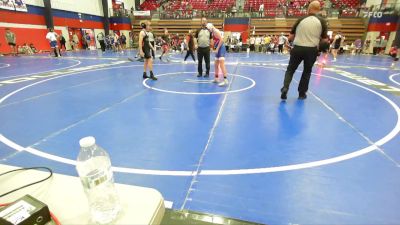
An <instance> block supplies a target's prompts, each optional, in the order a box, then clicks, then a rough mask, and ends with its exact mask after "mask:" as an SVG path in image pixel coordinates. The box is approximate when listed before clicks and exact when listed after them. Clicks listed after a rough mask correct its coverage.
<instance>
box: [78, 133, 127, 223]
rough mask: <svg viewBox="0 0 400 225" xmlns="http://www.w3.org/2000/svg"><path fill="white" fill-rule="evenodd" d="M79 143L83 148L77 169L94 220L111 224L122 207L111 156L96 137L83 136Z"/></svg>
mask: <svg viewBox="0 0 400 225" xmlns="http://www.w3.org/2000/svg"><path fill="white" fill-rule="evenodd" d="M79 144H80V146H81V149H80V152H79V155H78V159H77V165H76V170H77V171H78V174H79V177H80V178H81V181H82V184H83V188H84V190H85V193H86V196H87V198H88V202H89V208H90V214H91V218H92V222H94V223H97V224H109V223H111V222H113V221H114V220H115V218H116V217H117V215H118V213H119V211H120V209H121V206H120V203H119V199H118V195H117V192H116V190H115V187H114V179H113V172H112V170H111V161H110V157H109V156H108V154H107V152H106V151H105V150H104V149H102V148H101V147H100V146H98V145H96V140H95V138H94V137H85V138H82V139H81V140H80V141H79Z"/></svg>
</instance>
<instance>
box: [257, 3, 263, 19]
mask: <svg viewBox="0 0 400 225" xmlns="http://www.w3.org/2000/svg"><path fill="white" fill-rule="evenodd" d="M258 11H259V16H260V17H264V4H261V5H260V8H259V10H258Z"/></svg>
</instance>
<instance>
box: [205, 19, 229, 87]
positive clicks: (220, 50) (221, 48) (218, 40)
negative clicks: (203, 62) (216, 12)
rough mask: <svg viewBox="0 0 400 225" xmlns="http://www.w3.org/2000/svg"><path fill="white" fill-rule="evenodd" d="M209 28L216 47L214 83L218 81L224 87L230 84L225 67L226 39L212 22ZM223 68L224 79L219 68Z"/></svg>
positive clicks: (208, 25)
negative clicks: (220, 75)
mask: <svg viewBox="0 0 400 225" xmlns="http://www.w3.org/2000/svg"><path fill="white" fill-rule="evenodd" d="M207 29H208V30H209V31H210V32H211V34H212V37H213V39H214V49H215V78H214V83H218V86H220V87H223V86H226V85H228V79H227V75H228V73H227V72H226V67H225V53H226V48H225V44H224V39H223V38H222V35H221V32H220V31H219V30H218V29H217V28H215V27H214V25H212V24H211V23H208V24H207ZM220 69H221V70H222V74H223V79H222V80H221V78H220V77H219V75H218V73H219V70H220Z"/></svg>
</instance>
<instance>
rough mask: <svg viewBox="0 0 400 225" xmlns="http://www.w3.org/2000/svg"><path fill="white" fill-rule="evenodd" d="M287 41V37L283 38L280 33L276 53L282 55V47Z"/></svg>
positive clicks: (282, 34)
mask: <svg viewBox="0 0 400 225" xmlns="http://www.w3.org/2000/svg"><path fill="white" fill-rule="evenodd" d="M287 41H288V39H287V37H285V34H284V33H281V36H279V40H278V53H279V54H283V46H284V45H285V44H286V42H287Z"/></svg>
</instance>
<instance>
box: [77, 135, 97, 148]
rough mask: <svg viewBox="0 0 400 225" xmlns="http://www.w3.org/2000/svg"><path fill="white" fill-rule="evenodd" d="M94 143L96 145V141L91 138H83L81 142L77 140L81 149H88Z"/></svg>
mask: <svg viewBox="0 0 400 225" xmlns="http://www.w3.org/2000/svg"><path fill="white" fill-rule="evenodd" d="M95 143H96V139H95V138H94V137H92V136H89V137H84V138H82V139H81V140H79V145H80V146H81V147H82V148H88V147H90V146H93V145H94V144H95Z"/></svg>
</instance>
